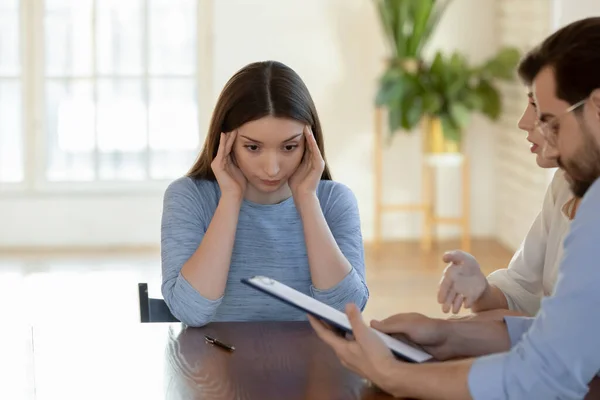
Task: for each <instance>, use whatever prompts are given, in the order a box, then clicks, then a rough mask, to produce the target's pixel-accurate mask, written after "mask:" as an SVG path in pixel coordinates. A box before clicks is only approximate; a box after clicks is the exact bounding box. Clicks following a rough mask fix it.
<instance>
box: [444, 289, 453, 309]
mask: <svg viewBox="0 0 600 400" xmlns="http://www.w3.org/2000/svg"><path fill="white" fill-rule="evenodd" d="M455 297H456V290H454V288H452V289H450V291H449V292H448V295H447V296H446V300H445V301H444V305H443V306H442V311H444V312H445V313H448V312H450V309H451V308H452V304H453V303H454V298H455Z"/></svg>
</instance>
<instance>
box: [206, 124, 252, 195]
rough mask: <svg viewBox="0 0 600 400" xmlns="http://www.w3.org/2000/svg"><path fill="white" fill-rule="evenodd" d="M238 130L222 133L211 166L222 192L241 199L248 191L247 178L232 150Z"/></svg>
mask: <svg viewBox="0 0 600 400" xmlns="http://www.w3.org/2000/svg"><path fill="white" fill-rule="evenodd" d="M236 137H237V131H232V132H228V133H221V138H220V140H219V149H218V150H217V156H216V157H215V158H214V160H213V162H212V163H211V168H212V171H213V173H214V174H215V178H217V182H218V183H219V188H220V189H221V194H222V195H225V196H228V195H231V196H234V197H235V198H237V199H239V200H241V199H242V198H243V197H244V194H245V193H246V186H247V180H246V177H245V176H244V174H243V173H242V171H240V169H239V168H238V166H237V165H236V163H235V158H234V155H233V152H232V149H233V144H234V142H235V138H236Z"/></svg>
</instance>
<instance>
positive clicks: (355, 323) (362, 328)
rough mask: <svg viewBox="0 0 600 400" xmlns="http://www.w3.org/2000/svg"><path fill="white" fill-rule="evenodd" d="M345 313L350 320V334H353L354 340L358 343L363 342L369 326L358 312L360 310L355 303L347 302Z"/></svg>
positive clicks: (366, 337)
mask: <svg viewBox="0 0 600 400" xmlns="http://www.w3.org/2000/svg"><path fill="white" fill-rule="evenodd" d="M346 315H347V316H348V319H349V320H350V325H351V326H352V334H353V335H354V337H355V339H356V341H357V342H358V343H359V344H360V343H364V342H365V341H366V340H368V338H369V336H368V335H369V327H368V326H367V325H366V324H365V322H364V321H363V319H362V315H361V314H360V310H359V309H358V307H356V305H355V304H348V305H347V306H346Z"/></svg>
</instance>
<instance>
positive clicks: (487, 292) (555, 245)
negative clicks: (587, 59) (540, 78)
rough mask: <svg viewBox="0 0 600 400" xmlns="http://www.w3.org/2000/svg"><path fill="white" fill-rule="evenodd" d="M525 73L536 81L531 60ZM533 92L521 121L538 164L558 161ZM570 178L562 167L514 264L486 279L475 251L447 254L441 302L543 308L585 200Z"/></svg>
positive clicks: (524, 310) (503, 309)
mask: <svg viewBox="0 0 600 400" xmlns="http://www.w3.org/2000/svg"><path fill="white" fill-rule="evenodd" d="M519 75H520V76H521V79H522V80H523V81H524V82H525V83H526V84H527V86H531V81H532V80H533V76H532V75H533V74H532V73H530V72H529V66H528V65H527V64H522V65H521V66H520V68H519ZM528 96H529V104H528V105H527V108H526V109H525V111H524V113H523V115H522V117H521V119H520V121H519V124H518V126H519V128H520V129H521V130H523V131H525V132H527V140H528V141H529V142H530V143H531V152H532V153H534V154H535V155H536V162H537V164H538V165H539V166H540V167H542V168H554V167H557V164H556V161H555V160H550V159H546V158H544V156H543V154H542V148H543V144H544V138H543V137H542V134H541V133H540V132H539V131H538V130H537V129H536V120H537V110H536V104H535V101H534V99H533V96H532V94H531V93H529V95H528ZM567 179H568V176H567V175H565V173H564V171H562V170H558V171H556V173H555V174H554V178H553V180H552V183H551V184H550V186H549V188H548V190H547V191H546V195H545V197H544V202H543V205H542V210H541V211H540V213H539V214H538V216H537V218H536V219H535V221H534V222H533V225H532V226H531V228H530V230H529V232H528V233H527V236H526V237H525V239H524V240H523V242H522V243H521V247H520V248H519V250H518V251H517V252H516V253H515V255H514V256H513V258H512V260H511V262H510V264H509V265H508V268H505V269H500V270H497V271H495V272H493V273H492V274H490V275H489V276H488V277H487V279H486V277H485V276H484V275H483V273H482V272H481V269H480V268H479V264H478V263H477V260H476V259H475V258H474V257H473V256H472V255H470V254H468V253H465V252H462V251H452V252H448V253H446V254H444V257H443V259H444V262H447V263H451V264H450V265H449V266H448V267H447V268H446V269H445V270H444V274H443V277H442V280H441V283H440V288H439V291H438V302H439V303H440V304H442V310H443V311H444V312H445V313H447V312H449V311H450V310H452V312H453V313H455V314H456V313H457V312H458V311H459V310H460V308H461V307H462V306H463V305H464V306H465V308H470V309H471V310H472V311H474V312H476V313H482V312H484V311H486V312H485V313H482V314H480V315H479V316H478V317H477V318H492V319H500V318H502V317H503V316H504V315H509V314H510V315H526V316H534V315H535V314H536V313H537V312H538V310H539V308H540V303H541V300H542V297H544V296H548V295H550V294H552V292H553V290H554V285H555V284H556V278H557V273H558V266H559V264H560V260H561V258H562V249H563V247H562V242H563V239H564V237H565V236H566V235H567V233H568V230H569V227H570V224H571V220H572V219H573V218H574V217H575V212H576V210H577V206H578V204H579V199H577V198H575V197H574V196H573V194H572V193H571V191H570V189H569V184H568V182H567ZM490 310H495V311H490Z"/></svg>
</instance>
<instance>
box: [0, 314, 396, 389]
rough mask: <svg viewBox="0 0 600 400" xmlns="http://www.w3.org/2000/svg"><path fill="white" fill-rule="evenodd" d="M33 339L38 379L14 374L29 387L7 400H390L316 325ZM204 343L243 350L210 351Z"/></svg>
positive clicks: (137, 327) (155, 329) (55, 329)
mask: <svg viewBox="0 0 600 400" xmlns="http://www.w3.org/2000/svg"><path fill="white" fill-rule="evenodd" d="M25 331H26V332H29V334H30V335H31V337H30V338H27V337H25V338H23V339H24V340H23V342H22V343H21V344H22V345H23V346H21V347H22V349H25V350H29V351H30V354H29V355H28V356H26V357H25V358H22V357H19V359H27V360H29V361H28V363H27V364H28V365H29V374H28V376H27V377H24V376H22V374H21V373H17V372H14V374H16V375H15V376H14V377H11V376H10V374H9V376H8V378H10V379H13V382H16V380H19V381H23V382H28V385H29V386H28V387H24V388H23V391H22V392H9V393H6V392H5V391H4V390H2V388H0V398H7V399H8V398H11V399H20V398H25V399H35V400H50V399H57V398H60V399H61V400H67V399H84V398H85V399H86V400H90V399H98V400H100V399H107V398H110V399H157V400H158V399H161V400H162V399H168V400H179V399H181V400H183V399H186V400H187V399H215V400H216V399H264V400H268V399H278V400H279V399H289V400H292V399H311V400H312V399H314V400H319V399H323V400H325V399H327V400H331V399H390V398H391V396H388V395H387V394H385V393H383V392H381V391H380V390H379V389H377V388H375V387H373V386H372V385H370V384H369V382H367V381H365V380H363V379H362V378H360V377H359V376H357V375H355V374H353V373H352V372H350V371H348V370H347V369H345V368H344V367H342V366H341V364H340V363H339V361H338V359H337V358H336V357H335V354H334V353H333V352H332V351H331V349H330V348H329V347H327V346H326V345H324V344H323V343H322V342H321V341H320V340H319V339H318V337H317V336H316V335H315V334H314V333H313V330H312V328H311V327H310V325H309V324H308V323H307V322H230V323H212V324H209V325H208V326H206V327H203V328H184V327H183V326H182V325H181V324H139V323H138V324H133V323H126V324H99V325H98V326H96V327H91V326H89V325H88V324H82V325H80V326H79V325H78V323H77V322H73V323H72V324H50V325H45V324H44V325H38V326H34V327H33V328H31V329H30V330H25ZM205 334H208V335H211V336H213V337H216V338H218V339H220V340H221V341H223V342H226V343H229V344H232V345H234V346H235V348H236V350H235V351H233V352H228V351H226V350H223V349H221V348H220V347H217V346H215V345H211V344H208V343H206V341H205V339H204V335H205ZM21 347H19V348H21ZM25 353H27V351H25ZM4 362H6V363H8V362H9V361H8V360H6V359H5V360H4ZM2 363H3V361H0V369H1V367H2V365H1V364H2ZM13 365H14V364H13ZM5 377H6V376H5ZM14 379H16V380H14ZM31 385H34V388H35V389H34V390H31V389H32V388H31V387H30V386H31ZM13 390H14V389H13ZM24 393H25V395H24ZM27 393H28V394H27ZM7 395H10V397H5V396H7Z"/></svg>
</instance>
